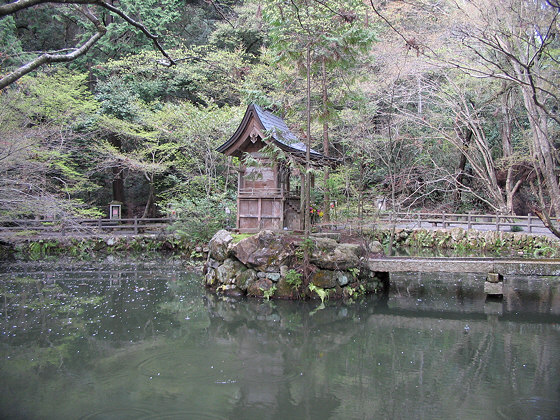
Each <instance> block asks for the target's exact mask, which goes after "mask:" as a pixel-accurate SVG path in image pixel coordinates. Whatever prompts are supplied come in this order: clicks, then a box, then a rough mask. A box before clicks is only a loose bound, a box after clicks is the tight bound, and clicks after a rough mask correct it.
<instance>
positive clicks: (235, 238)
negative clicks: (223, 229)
mask: <svg viewBox="0 0 560 420" xmlns="http://www.w3.org/2000/svg"><path fill="white" fill-rule="evenodd" d="M253 235H254V233H232V234H231V237H232V238H233V241H232V243H233V244H237V243H239V242H241V241H242V240H243V239H247V238H250V237H251V236H253Z"/></svg>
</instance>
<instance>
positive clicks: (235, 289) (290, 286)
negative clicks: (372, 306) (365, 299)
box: [204, 230, 384, 300]
mask: <svg viewBox="0 0 560 420" xmlns="http://www.w3.org/2000/svg"><path fill="white" fill-rule="evenodd" d="M304 247H307V249H308V252H309V264H308V267H307V272H308V273H309V278H308V279H307V281H305V279H304V278H303V272H304V266H303V255H304ZM208 248H209V254H208V260H207V262H206V265H205V267H204V273H205V284H206V286H207V287H209V288H211V289H213V290H215V291H217V292H221V293H224V294H228V295H248V296H256V297H265V298H283V299H304V298H321V299H322V300H323V299H325V298H330V299H333V298H353V297H357V296H359V295H364V294H367V293H372V292H375V291H378V290H381V289H382V287H383V284H384V279H382V278H380V277H378V276H376V274H375V273H373V272H371V271H370V270H368V269H367V264H366V259H365V248H364V247H363V246H361V245H358V244H348V243H339V242H337V241H336V240H334V239H330V238H323V237H313V236H312V237H311V238H310V240H309V241H307V242H306V241H304V240H303V239H302V238H301V237H299V236H294V235H289V234H285V233H282V232H273V231H270V230H264V231H261V232H259V233H258V234H256V235H253V236H250V237H247V238H244V239H242V240H240V241H239V242H236V241H235V240H234V237H233V236H232V235H231V234H230V233H229V232H228V231H225V230H221V231H219V232H217V233H216V235H214V237H213V238H212V239H211V241H210V243H209V245H208Z"/></svg>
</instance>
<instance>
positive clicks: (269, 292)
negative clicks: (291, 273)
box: [260, 286, 277, 300]
mask: <svg viewBox="0 0 560 420" xmlns="http://www.w3.org/2000/svg"><path fill="white" fill-rule="evenodd" d="M260 290H261V291H262V292H263V298H264V299H265V300H270V298H271V297H272V296H274V293H276V290H277V287H276V286H271V287H270V288H268V289H263V288H261V289H260Z"/></svg>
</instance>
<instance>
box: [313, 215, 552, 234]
mask: <svg viewBox="0 0 560 420" xmlns="http://www.w3.org/2000/svg"><path fill="white" fill-rule="evenodd" d="M371 224H375V225H377V224H385V225H396V226H399V227H408V228H435V227H441V228H450V227H461V228H464V229H479V230H493V231H497V232H500V231H506V230H507V231H515V230H519V231H523V232H527V233H548V232H549V231H548V229H547V228H546V227H545V226H544V224H543V223H542V221H541V220H540V219H539V218H538V217H537V216H534V215H528V216H506V215H496V214H474V213H467V214H452V213H407V212H385V213H380V214H379V215H378V216H377V217H375V218H373V219H369V218H368V219H367V220H362V221H351V222H350V221H349V222H348V223H339V222H337V221H333V222H331V223H322V224H319V225H320V227H321V228H323V229H334V230H340V229H345V228H348V227H350V226H351V227H350V228H356V227H358V228H359V227H360V226H361V227H366V226H368V225H371Z"/></svg>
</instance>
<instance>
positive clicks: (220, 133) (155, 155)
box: [0, 0, 560, 237]
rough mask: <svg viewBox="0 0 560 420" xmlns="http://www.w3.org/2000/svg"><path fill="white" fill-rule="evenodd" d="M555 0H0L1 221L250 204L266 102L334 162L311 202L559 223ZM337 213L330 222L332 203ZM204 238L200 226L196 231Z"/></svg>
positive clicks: (194, 214)
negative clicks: (536, 214) (256, 133)
mask: <svg viewBox="0 0 560 420" xmlns="http://www.w3.org/2000/svg"><path fill="white" fill-rule="evenodd" d="M559 14H560V5H559V4H558V2H557V0H494V1H490V0H470V1H467V0H385V1H379V0H364V1H363V0H328V1H327V0H245V1H240V0H221V1H218V0H160V1H154V0H134V1H133V0H78V1H65V0H59V1H55V2H48V1H37V0H19V1H16V2H8V1H0V89H1V90H0V220H4V221H5V220H11V219H17V218H30V217H34V218H35V217H44V218H59V219H68V218H72V217H76V216H92V217H100V216H105V215H106V212H107V209H108V204H109V203H110V202H112V201H119V202H122V203H123V217H133V216H138V217H148V216H152V217H153V216H159V215H166V214H168V212H169V211H175V212H178V213H180V214H182V215H183V217H185V220H189V221H190V225H189V226H190V228H189V229H188V231H189V232H190V233H187V234H188V235H196V236H197V237H199V236H201V235H202V236H204V235H210V234H211V233H213V231H214V230H215V229H217V228H218V227H220V226H221V225H223V224H224V223H225V218H226V217H227V215H226V213H225V208H226V207H228V208H230V209H232V210H233V211H234V212H235V193H236V184H237V171H236V167H237V162H236V160H235V159H232V158H228V157H226V156H223V155H221V154H219V153H217V152H216V148H217V147H218V146H219V145H220V144H222V143H223V142H224V141H225V140H227V139H228V138H229V137H230V136H231V135H232V134H233V133H234V132H235V130H236V128H237V126H238V124H239V123H240V121H241V118H242V116H243V113H244V112H245V110H246V107H247V105H248V104H250V103H257V104H259V105H261V106H262V107H264V108H266V109H269V110H271V111H272V112H274V113H276V114H278V115H280V116H282V117H283V118H284V119H285V120H286V121H287V123H288V125H289V126H290V128H291V129H292V131H293V132H294V133H295V134H296V135H297V136H298V137H299V138H300V139H301V140H302V141H307V139H308V138H310V140H311V146H312V147H313V148H314V149H316V150H320V151H322V152H323V153H325V154H328V155H329V156H333V157H336V158H339V159H340V161H341V165H339V166H338V167H337V168H336V169H335V170H331V171H324V172H320V173H316V174H315V175H316V177H317V178H318V179H319V181H318V182H316V183H315V186H314V188H313V189H312V191H311V204H312V205H313V206H314V207H316V208H317V209H321V210H322V212H323V214H324V216H323V217H325V218H327V217H329V208H330V203H331V202H336V203H337V209H338V216H340V215H341V213H342V214H344V215H345V216H348V217H363V216H364V214H367V213H368V211H372V210H373V209H374V207H375V200H376V198H378V197H383V198H384V199H385V200H386V201H387V204H388V205H389V207H390V208H393V209H395V210H399V211H407V210H420V209H422V210H431V211H439V212H442V211H445V212H467V211H474V212H492V213H494V212H495V213H500V214H518V215H524V214H527V213H528V212H531V211H535V209H536V210H537V211H544V212H545V213H546V214H549V215H556V216H559V215H560V187H559V174H560V169H559V168H560V155H559V148H560V113H559V108H560V101H559V94H560V93H559V86H560V83H559V77H558V76H559V71H560V38H559V36H558V35H559V34H558V33H559V29H560V23H559ZM331 217H332V215H331ZM194 232H197V233H196V234H195V233H194Z"/></svg>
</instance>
